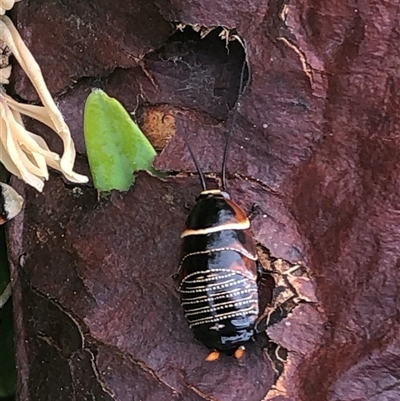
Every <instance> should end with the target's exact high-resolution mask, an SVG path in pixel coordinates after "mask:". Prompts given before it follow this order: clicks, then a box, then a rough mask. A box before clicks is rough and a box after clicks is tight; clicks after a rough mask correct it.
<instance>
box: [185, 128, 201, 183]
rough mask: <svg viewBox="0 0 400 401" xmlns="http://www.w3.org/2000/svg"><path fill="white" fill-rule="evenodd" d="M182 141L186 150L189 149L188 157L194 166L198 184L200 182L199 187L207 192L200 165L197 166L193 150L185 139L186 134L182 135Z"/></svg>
mask: <svg viewBox="0 0 400 401" xmlns="http://www.w3.org/2000/svg"><path fill="white" fill-rule="evenodd" d="M183 139H184V141H185V144H186V146H187V148H188V149H189V153H190V156H191V157H192V160H193V163H194V165H195V166H196V170H197V173H198V174H199V177H200V182H201V186H202V188H203V191H206V190H207V185H206V180H205V178H204V174H203V171H201V168H200V165H199V163H198V161H197V159H196V157H195V156H194V153H193V150H192V148H191V147H190V144H189V141H188V138H187V135H186V134H184V135H183Z"/></svg>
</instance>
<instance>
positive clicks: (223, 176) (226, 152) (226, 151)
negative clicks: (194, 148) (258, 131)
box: [221, 46, 247, 191]
mask: <svg viewBox="0 0 400 401" xmlns="http://www.w3.org/2000/svg"><path fill="white" fill-rule="evenodd" d="M243 48H244V46H243ZM246 64H247V63H246V54H245V56H244V60H243V65H242V71H241V73H240V82H239V92H238V100H237V101H236V104H235V109H234V111H233V116H232V120H231V124H230V127H229V129H228V131H227V134H226V143H225V149H224V158H223V159H222V171H221V180H222V190H223V191H226V188H227V185H226V165H227V163H228V156H229V148H230V145H231V139H232V134H233V130H234V129H235V124H236V119H237V114H238V107H239V104H240V98H241V95H242V92H243V87H244V73H245V71H246Z"/></svg>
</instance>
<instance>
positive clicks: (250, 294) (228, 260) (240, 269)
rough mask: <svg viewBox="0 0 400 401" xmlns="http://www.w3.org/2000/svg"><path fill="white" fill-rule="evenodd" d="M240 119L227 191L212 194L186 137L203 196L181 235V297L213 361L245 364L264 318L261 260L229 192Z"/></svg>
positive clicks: (198, 198) (247, 226)
mask: <svg viewBox="0 0 400 401" xmlns="http://www.w3.org/2000/svg"><path fill="white" fill-rule="evenodd" d="M245 65H246V63H244V64H243V68H242V73H241V78H240V85H239V96H240V94H241V92H242V90H243V80H244V71H245ZM235 116H236V110H235V111H234V116H233V119H232V120H233V121H232V126H231V130H230V131H229V132H228V134H227V139H226V145H225V150H224V156H223V162H222V173H221V176H222V177H221V178H222V179H221V181H222V190H219V189H212V190H210V189H207V186H206V182H205V178H204V174H203V172H202V170H201V169H200V166H199V164H198V162H197V160H196V158H195V156H194V153H193V151H192V149H191V148H190V146H189V143H188V140H187V138H186V137H185V142H186V145H187V147H188V149H189V152H190V155H191V157H192V159H193V162H194V164H195V166H196V169H197V172H198V174H199V178H200V182H201V185H202V188H203V190H202V192H201V193H200V195H199V196H198V197H197V199H196V204H195V206H194V207H193V209H192V211H191V212H190V214H189V216H188V218H187V220H186V224H185V227H184V229H183V232H182V234H181V237H182V238H183V244H182V259H181V263H180V266H179V282H180V284H179V292H180V295H181V304H182V306H183V309H184V313H185V317H186V319H187V321H188V323H189V327H190V328H191V329H192V331H193V333H194V335H195V337H196V338H197V339H198V340H200V341H201V342H202V343H203V344H205V345H206V346H207V347H208V348H209V349H210V350H212V351H211V353H210V354H209V355H208V357H207V360H209V361H213V360H215V359H217V358H218V357H219V353H220V352H223V353H225V354H228V355H229V354H234V355H235V356H236V358H241V357H242V356H243V354H244V344H245V343H246V342H248V341H249V340H250V339H251V338H252V337H253V336H254V334H255V325H256V321H257V318H258V315H259V307H258V284H257V281H258V267H257V259H258V258H257V251H256V246H255V242H254V240H253V237H252V235H251V233H250V221H249V219H248V218H247V216H246V214H245V212H244V211H243V210H242V209H241V208H240V207H239V206H238V205H237V204H236V203H235V202H234V201H232V200H231V199H230V196H229V195H228V193H227V192H226V164H227V158H228V150H229V144H230V138H231V134H232V131H233V127H234V120H235Z"/></svg>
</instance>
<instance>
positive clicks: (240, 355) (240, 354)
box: [235, 346, 245, 359]
mask: <svg viewBox="0 0 400 401" xmlns="http://www.w3.org/2000/svg"><path fill="white" fill-rule="evenodd" d="M244 351H245V348H244V347H243V346H241V347H239V348H238V349H237V350H236V351H235V358H236V359H241V358H243V355H244Z"/></svg>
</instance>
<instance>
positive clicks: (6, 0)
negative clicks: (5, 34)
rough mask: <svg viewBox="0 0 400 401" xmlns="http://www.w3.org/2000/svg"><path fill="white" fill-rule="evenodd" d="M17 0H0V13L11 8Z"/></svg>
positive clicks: (2, 13)
mask: <svg viewBox="0 0 400 401" xmlns="http://www.w3.org/2000/svg"><path fill="white" fill-rule="evenodd" d="M18 1H20V0H0V15H4V13H5V12H6V11H8V10H11V9H12V8H13V7H14V4H15V3H17V2H18Z"/></svg>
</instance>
